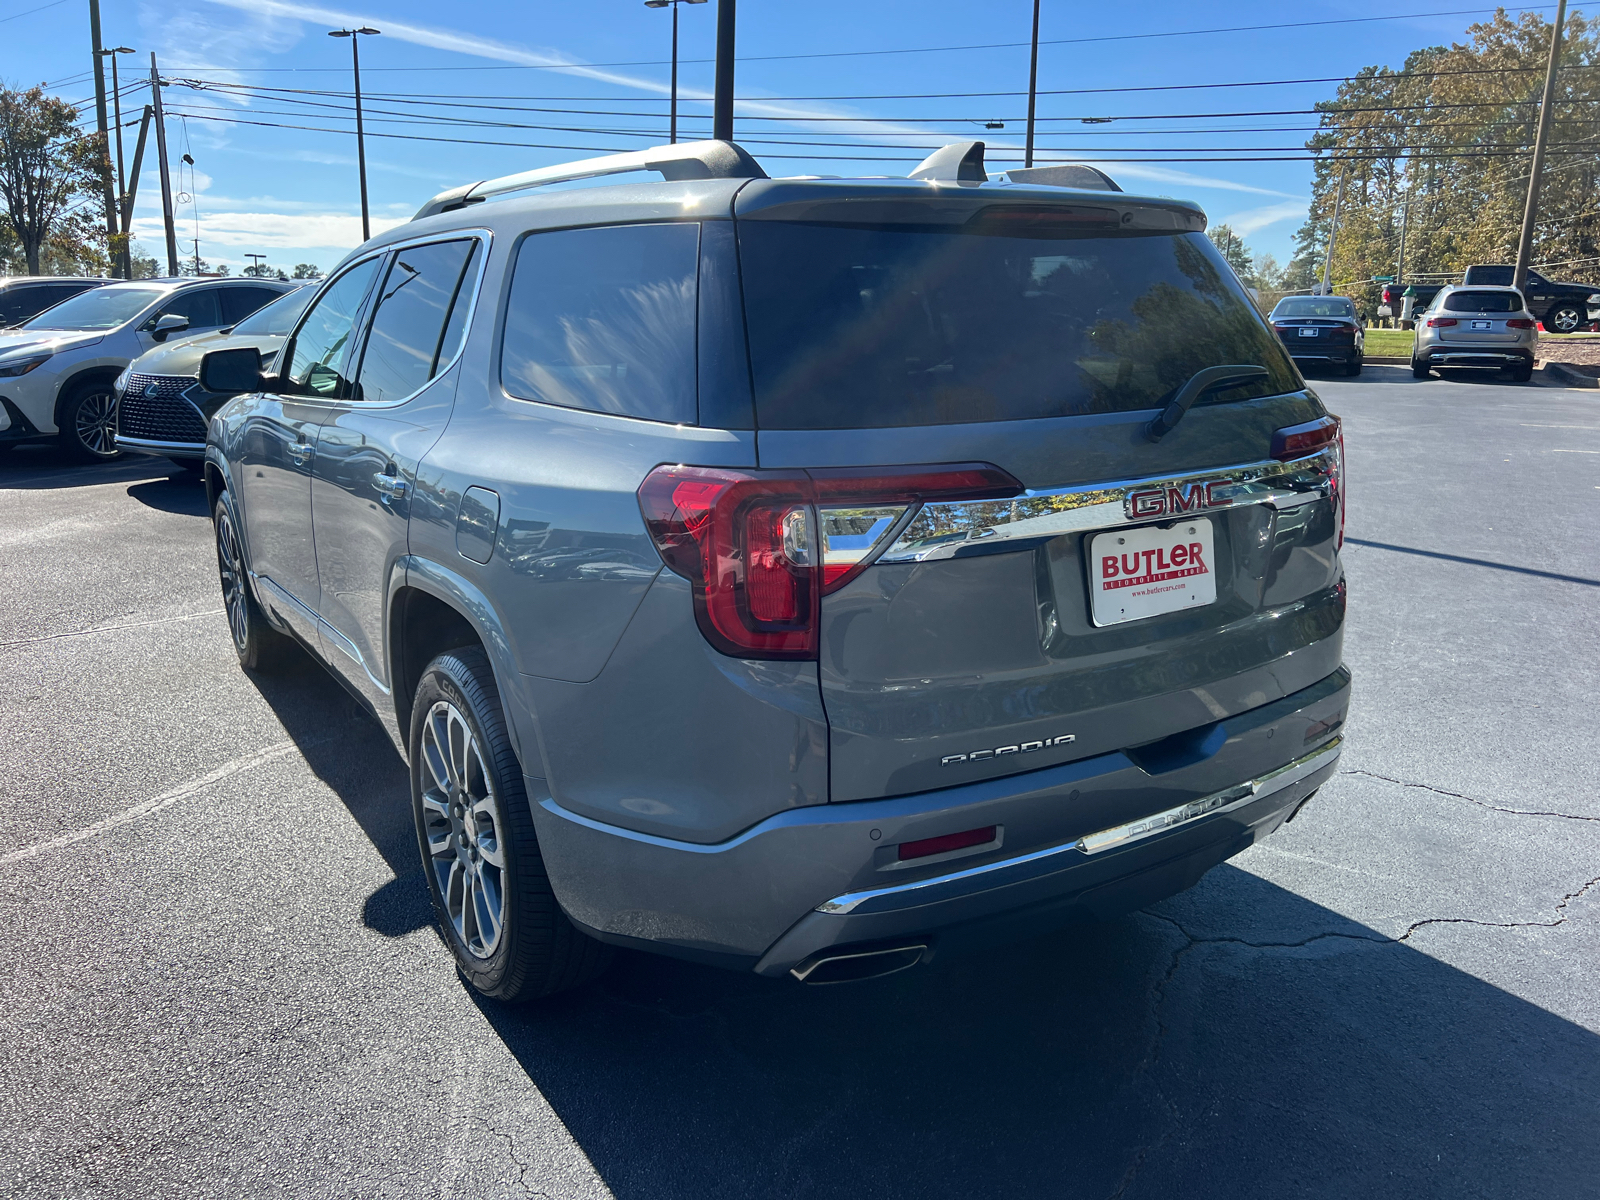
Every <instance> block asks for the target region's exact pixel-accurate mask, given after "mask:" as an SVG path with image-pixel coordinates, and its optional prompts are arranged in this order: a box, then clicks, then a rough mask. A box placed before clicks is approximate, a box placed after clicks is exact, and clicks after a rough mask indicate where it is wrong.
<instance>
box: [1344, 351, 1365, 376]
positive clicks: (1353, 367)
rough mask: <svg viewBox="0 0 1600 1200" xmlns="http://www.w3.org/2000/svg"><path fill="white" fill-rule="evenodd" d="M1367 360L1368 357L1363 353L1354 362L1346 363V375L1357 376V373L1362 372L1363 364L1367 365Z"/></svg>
mask: <svg viewBox="0 0 1600 1200" xmlns="http://www.w3.org/2000/svg"><path fill="white" fill-rule="evenodd" d="M1365 361H1366V358H1365V356H1364V355H1363V356H1362V357H1361V358H1358V359H1356V360H1355V361H1354V362H1352V363H1347V364H1346V365H1345V368H1344V373H1345V374H1346V375H1351V376H1355V375H1359V374H1361V368H1362V366H1363V365H1365Z"/></svg>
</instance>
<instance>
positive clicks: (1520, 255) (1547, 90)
mask: <svg viewBox="0 0 1600 1200" xmlns="http://www.w3.org/2000/svg"><path fill="white" fill-rule="evenodd" d="M1566 23H1567V0H1557V4H1556V25H1555V28H1554V29H1553V30H1551V32H1550V62H1549V64H1548V65H1547V66H1546V67H1545V69H1544V97H1543V99H1542V100H1540V102H1539V130H1538V132H1537V133H1535V134H1534V137H1533V169H1532V170H1531V171H1529V172H1528V202H1527V204H1526V205H1524V206H1523V209H1522V233H1521V235H1520V236H1519V237H1518V238H1517V265H1516V268H1515V269H1514V270H1513V271H1512V273H1511V286H1512V287H1514V288H1517V289H1519V290H1520V289H1521V287H1522V285H1523V284H1525V283H1526V282H1527V281H1528V262H1529V260H1530V259H1532V258H1533V226H1534V222H1535V221H1536V220H1537V219H1538V216H1539V176H1540V175H1542V174H1543V173H1544V147H1545V142H1546V141H1547V140H1548V139H1549V137H1550V110H1551V109H1552V108H1553V107H1554V106H1555V96H1556V70H1557V69H1558V68H1559V67H1560V65H1561V31H1562V29H1563V28H1565V26H1566Z"/></svg>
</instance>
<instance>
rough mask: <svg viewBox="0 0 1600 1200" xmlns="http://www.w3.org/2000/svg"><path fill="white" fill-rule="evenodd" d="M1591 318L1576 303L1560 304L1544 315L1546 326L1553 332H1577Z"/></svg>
mask: <svg viewBox="0 0 1600 1200" xmlns="http://www.w3.org/2000/svg"><path fill="white" fill-rule="evenodd" d="M1588 319H1589V314H1588V313H1587V312H1585V311H1583V310H1582V309H1580V308H1579V307H1578V306H1577V305H1576V304H1558V305H1556V307H1554V308H1552V309H1551V310H1550V311H1549V312H1547V313H1545V315H1544V327H1545V328H1546V329H1548V330H1549V331H1550V332H1551V333H1575V332H1577V330H1578V327H1579V326H1581V325H1582V324H1583V323H1584V322H1585V321H1587V320H1588Z"/></svg>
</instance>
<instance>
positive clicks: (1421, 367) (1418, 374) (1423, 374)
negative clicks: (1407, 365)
mask: <svg viewBox="0 0 1600 1200" xmlns="http://www.w3.org/2000/svg"><path fill="white" fill-rule="evenodd" d="M1427 377H1428V364H1427V363H1420V362H1418V361H1417V360H1416V359H1414V358H1413V359H1412V360H1411V378H1413V379H1426V378H1427Z"/></svg>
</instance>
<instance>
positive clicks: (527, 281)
mask: <svg viewBox="0 0 1600 1200" xmlns="http://www.w3.org/2000/svg"><path fill="white" fill-rule="evenodd" d="M699 248H700V226H699V225H698V224H696V223H684V224H671V225H613V226H608V227H605V228H599V229H568V230H560V231H557V232H554V233H535V234H532V235H530V236H529V237H527V238H526V239H524V241H523V243H522V246H521V248H520V249H519V250H518V252H517V266H516V272H515V274H514V275H513V277H512V281H511V298H510V301H509V303H508V304H507V309H506V327H505V342H504V349H503V350H502V352H501V360H500V375H501V381H502V384H503V385H504V387H505V389H506V391H508V392H509V393H511V395H513V396H517V397H520V398H521V399H524V400H541V401H543V402H544V403H546V404H559V405H562V406H563V407H566V408H582V409H588V410H590V411H592V412H605V413H616V414H617V415H619V416H625V417H642V418H644V419H646V420H650V421H673V422H679V423H692V422H693V421H694V420H695V419H696V391H695V291H696V286H695V277H696V269H697V265H698V260H699Z"/></svg>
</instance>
